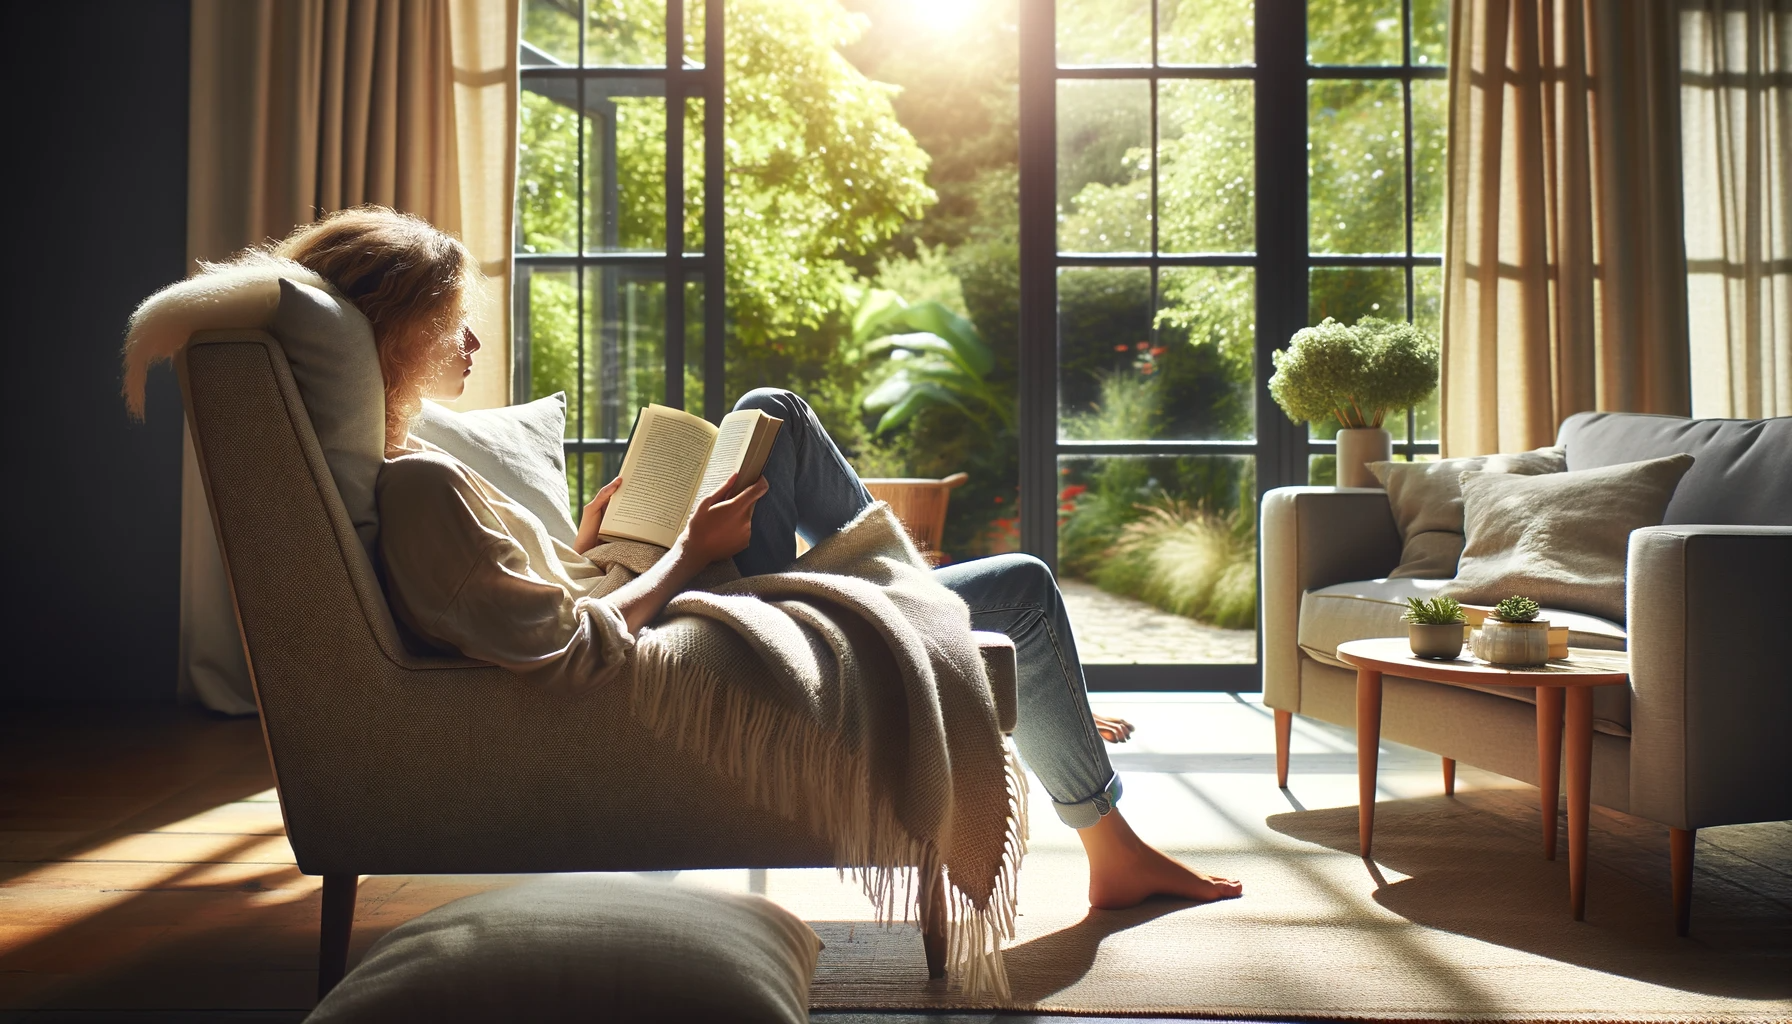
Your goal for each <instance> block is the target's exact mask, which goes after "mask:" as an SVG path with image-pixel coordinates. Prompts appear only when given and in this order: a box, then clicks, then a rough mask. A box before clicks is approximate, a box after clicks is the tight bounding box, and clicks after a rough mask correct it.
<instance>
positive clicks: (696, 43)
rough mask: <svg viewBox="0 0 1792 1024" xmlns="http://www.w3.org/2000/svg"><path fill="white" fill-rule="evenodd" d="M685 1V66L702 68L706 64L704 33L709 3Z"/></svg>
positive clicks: (701, 0)
mask: <svg viewBox="0 0 1792 1024" xmlns="http://www.w3.org/2000/svg"><path fill="white" fill-rule="evenodd" d="M683 2H684V66H685V67H687V68H700V67H702V66H703V64H704V59H705V58H704V56H703V41H704V40H703V33H704V18H705V16H706V15H707V14H708V11H709V5H708V4H707V3H706V2H705V0H683Z"/></svg>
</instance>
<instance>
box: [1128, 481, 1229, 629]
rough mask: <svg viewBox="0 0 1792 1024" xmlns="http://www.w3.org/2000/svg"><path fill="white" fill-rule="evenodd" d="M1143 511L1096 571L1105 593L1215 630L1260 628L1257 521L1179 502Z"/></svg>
mask: <svg viewBox="0 0 1792 1024" xmlns="http://www.w3.org/2000/svg"><path fill="white" fill-rule="evenodd" d="M1140 511H1141V512H1142V515H1141V516H1140V517H1139V518H1138V519H1136V520H1134V521H1132V522H1130V523H1127V524H1126V525H1125V526H1123V527H1122V528H1121V529H1120V533H1119V537H1118V539H1117V540H1116V541H1115V543H1114V545H1113V547H1112V548H1111V550H1110V551H1109V552H1108V557H1106V558H1105V559H1103V560H1102V562H1101V564H1100V566H1099V567H1098V568H1097V569H1096V570H1095V573H1094V576H1095V582H1096V584H1097V585H1098V586H1100V587H1101V588H1102V589H1103V590H1107V591H1110V592H1112V593H1116V594H1124V595H1126V596H1129V597H1136V598H1138V599H1140V600H1143V601H1148V602H1150V603H1151V604H1154V605H1156V606H1157V607H1159V608H1162V609H1164V610H1165V611H1169V612H1174V613H1176V614H1178V615H1186V616H1188V617H1189V618H1193V619H1200V620H1202V621H1204V622H1210V623H1212V624H1214V625H1216V626H1224V627H1226V628H1229V629H1249V628H1251V627H1252V626H1254V625H1255V624H1256V621H1257V538H1256V530H1255V523H1256V520H1255V518H1254V517H1252V516H1250V515H1248V514H1240V513H1239V512H1237V511H1234V512H1228V513H1224V514H1218V513H1214V512H1211V511H1208V510H1207V509H1205V508H1202V507H1200V506H1198V505H1194V504H1191V503H1189V502H1186V501H1181V500H1177V499H1174V498H1163V499H1160V500H1159V501H1158V502H1156V503H1154V504H1152V505H1148V506H1145V507H1144V508H1142V509H1141V510H1140Z"/></svg>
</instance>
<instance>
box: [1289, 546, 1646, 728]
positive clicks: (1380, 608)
mask: <svg viewBox="0 0 1792 1024" xmlns="http://www.w3.org/2000/svg"><path fill="white" fill-rule="evenodd" d="M1451 582H1452V581H1450V580H1423V579H1412V578H1396V579H1378V580H1358V581H1357V582H1354V583H1339V584H1336V585H1335V586H1330V587H1323V588H1321V589H1319V590H1309V591H1307V592H1306V593H1305V594H1302V595H1301V600H1300V623H1299V626H1298V627H1297V632H1296V642H1298V643H1299V644H1300V649H1301V650H1302V651H1303V652H1305V653H1306V655H1307V656H1308V657H1311V658H1313V659H1315V660H1317V661H1321V662H1324V663H1325V664H1327V665H1336V666H1337V667H1339V668H1343V669H1350V670H1351V671H1355V669H1352V668H1351V667H1350V666H1349V665H1346V664H1344V663H1343V662H1342V661H1339V660H1338V645H1339V644H1341V643H1344V642H1346V641H1349V640H1366V639H1369V638H1370V637H1379V636H1405V635H1406V623H1405V622H1404V621H1403V620H1402V619H1401V618H1400V617H1401V616H1402V615H1403V614H1405V612H1406V599H1407V598H1409V597H1421V598H1431V597H1436V596H1438V595H1439V594H1441V593H1443V592H1444V591H1445V589H1446V588H1448V587H1449V585H1450V583H1451ZM1539 618H1544V619H1548V620H1549V621H1550V622H1551V623H1552V624H1554V625H1557V626H1567V627H1568V646H1570V647H1589V648H1592V649H1594V650H1601V651H1621V650H1624V647H1625V637H1624V628H1623V627H1622V626H1620V625H1618V624H1617V623H1615V622H1613V621H1611V620H1610V619H1602V618H1600V617H1599V616H1597V615H1588V614H1586V613H1585V612H1571V611H1564V610H1563V609H1560V608H1545V609H1543V611H1542V614H1541V615H1539ZM1475 689H1478V690H1482V691H1484V692H1486V693H1492V694H1497V695H1499V696H1502V697H1510V698H1512V699H1514V700H1523V701H1530V702H1533V703H1534V702H1535V700H1536V691H1535V690H1533V689H1532V688H1530V687H1528V686H1477V687H1475ZM1593 726H1594V728H1596V729H1598V730H1600V731H1601V732H1607V733H1611V734H1612V735H1617V736H1628V735H1630V688H1629V687H1628V686H1599V687H1595V688H1594V690H1593Z"/></svg>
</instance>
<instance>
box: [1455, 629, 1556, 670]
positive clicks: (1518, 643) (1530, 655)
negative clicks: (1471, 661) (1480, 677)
mask: <svg viewBox="0 0 1792 1024" xmlns="http://www.w3.org/2000/svg"><path fill="white" fill-rule="evenodd" d="M1473 647H1474V651H1475V657H1477V658H1480V659H1481V660H1482V661H1485V662H1488V663H1489V664H1493V665H1512V666H1523V665H1541V664H1543V663H1544V662H1546V661H1548V660H1549V623H1548V622H1541V621H1540V622H1501V621H1500V620H1498V619H1493V618H1490V619H1488V620H1487V621H1486V622H1485V623H1482V625H1481V629H1480V632H1478V633H1476V634H1475V640H1474V644H1473Z"/></svg>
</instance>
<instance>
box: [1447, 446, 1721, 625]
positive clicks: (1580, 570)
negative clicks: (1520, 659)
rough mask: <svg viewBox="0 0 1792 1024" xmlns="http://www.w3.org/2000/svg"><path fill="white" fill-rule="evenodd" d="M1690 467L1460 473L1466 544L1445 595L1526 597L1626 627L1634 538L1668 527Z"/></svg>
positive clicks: (1486, 600)
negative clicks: (1667, 514) (1666, 518)
mask: <svg viewBox="0 0 1792 1024" xmlns="http://www.w3.org/2000/svg"><path fill="white" fill-rule="evenodd" d="M1692 464H1693V459H1692V456H1690V455H1670V456H1668V457H1666V458H1661V459H1650V460H1648V461H1646V462H1633V463H1628V464H1625V465H1618V466H1605V467H1603V468H1600V469H1583V470H1579V471H1574V470H1570V471H1569V472H1566V473H1551V474H1548V475H1546V476H1518V475H1515V474H1512V473H1464V474H1462V508H1463V520H1464V522H1465V523H1466V525H1467V527H1468V544H1467V546H1465V547H1464V548H1463V549H1462V561H1461V564H1460V565H1459V566H1458V567H1457V570H1456V579H1455V581H1454V582H1453V583H1452V585H1451V586H1450V588H1449V590H1448V591H1447V592H1448V593H1449V595H1450V596H1451V597H1454V598H1456V599H1457V600H1459V601H1465V602H1469V603H1472V604H1495V603H1497V602H1499V601H1500V600H1502V599H1504V598H1507V597H1510V596H1512V595H1514V594H1523V595H1524V596H1526V597H1529V598H1532V599H1534V600H1535V601H1536V602H1537V603H1538V604H1545V605H1550V606H1552V607H1556V608H1569V609H1573V610H1575V611H1583V612H1590V613H1592V614H1594V615H1598V616H1599V617H1601V618H1605V619H1612V620H1622V619H1623V618H1624V563H1625V559H1626V558H1627V557H1628V553H1629V548H1630V533H1631V531H1632V530H1639V529H1642V528H1643V527H1645V526H1659V525H1661V516H1662V512H1663V510H1665V509H1666V508H1667V506H1668V501H1669V499H1671V498H1672V497H1673V496H1674V488H1675V485H1677V484H1678V483H1679V482H1680V478H1681V477H1682V476H1684V475H1685V474H1686V471H1687V469H1689V468H1690V467H1691V466H1692Z"/></svg>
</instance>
